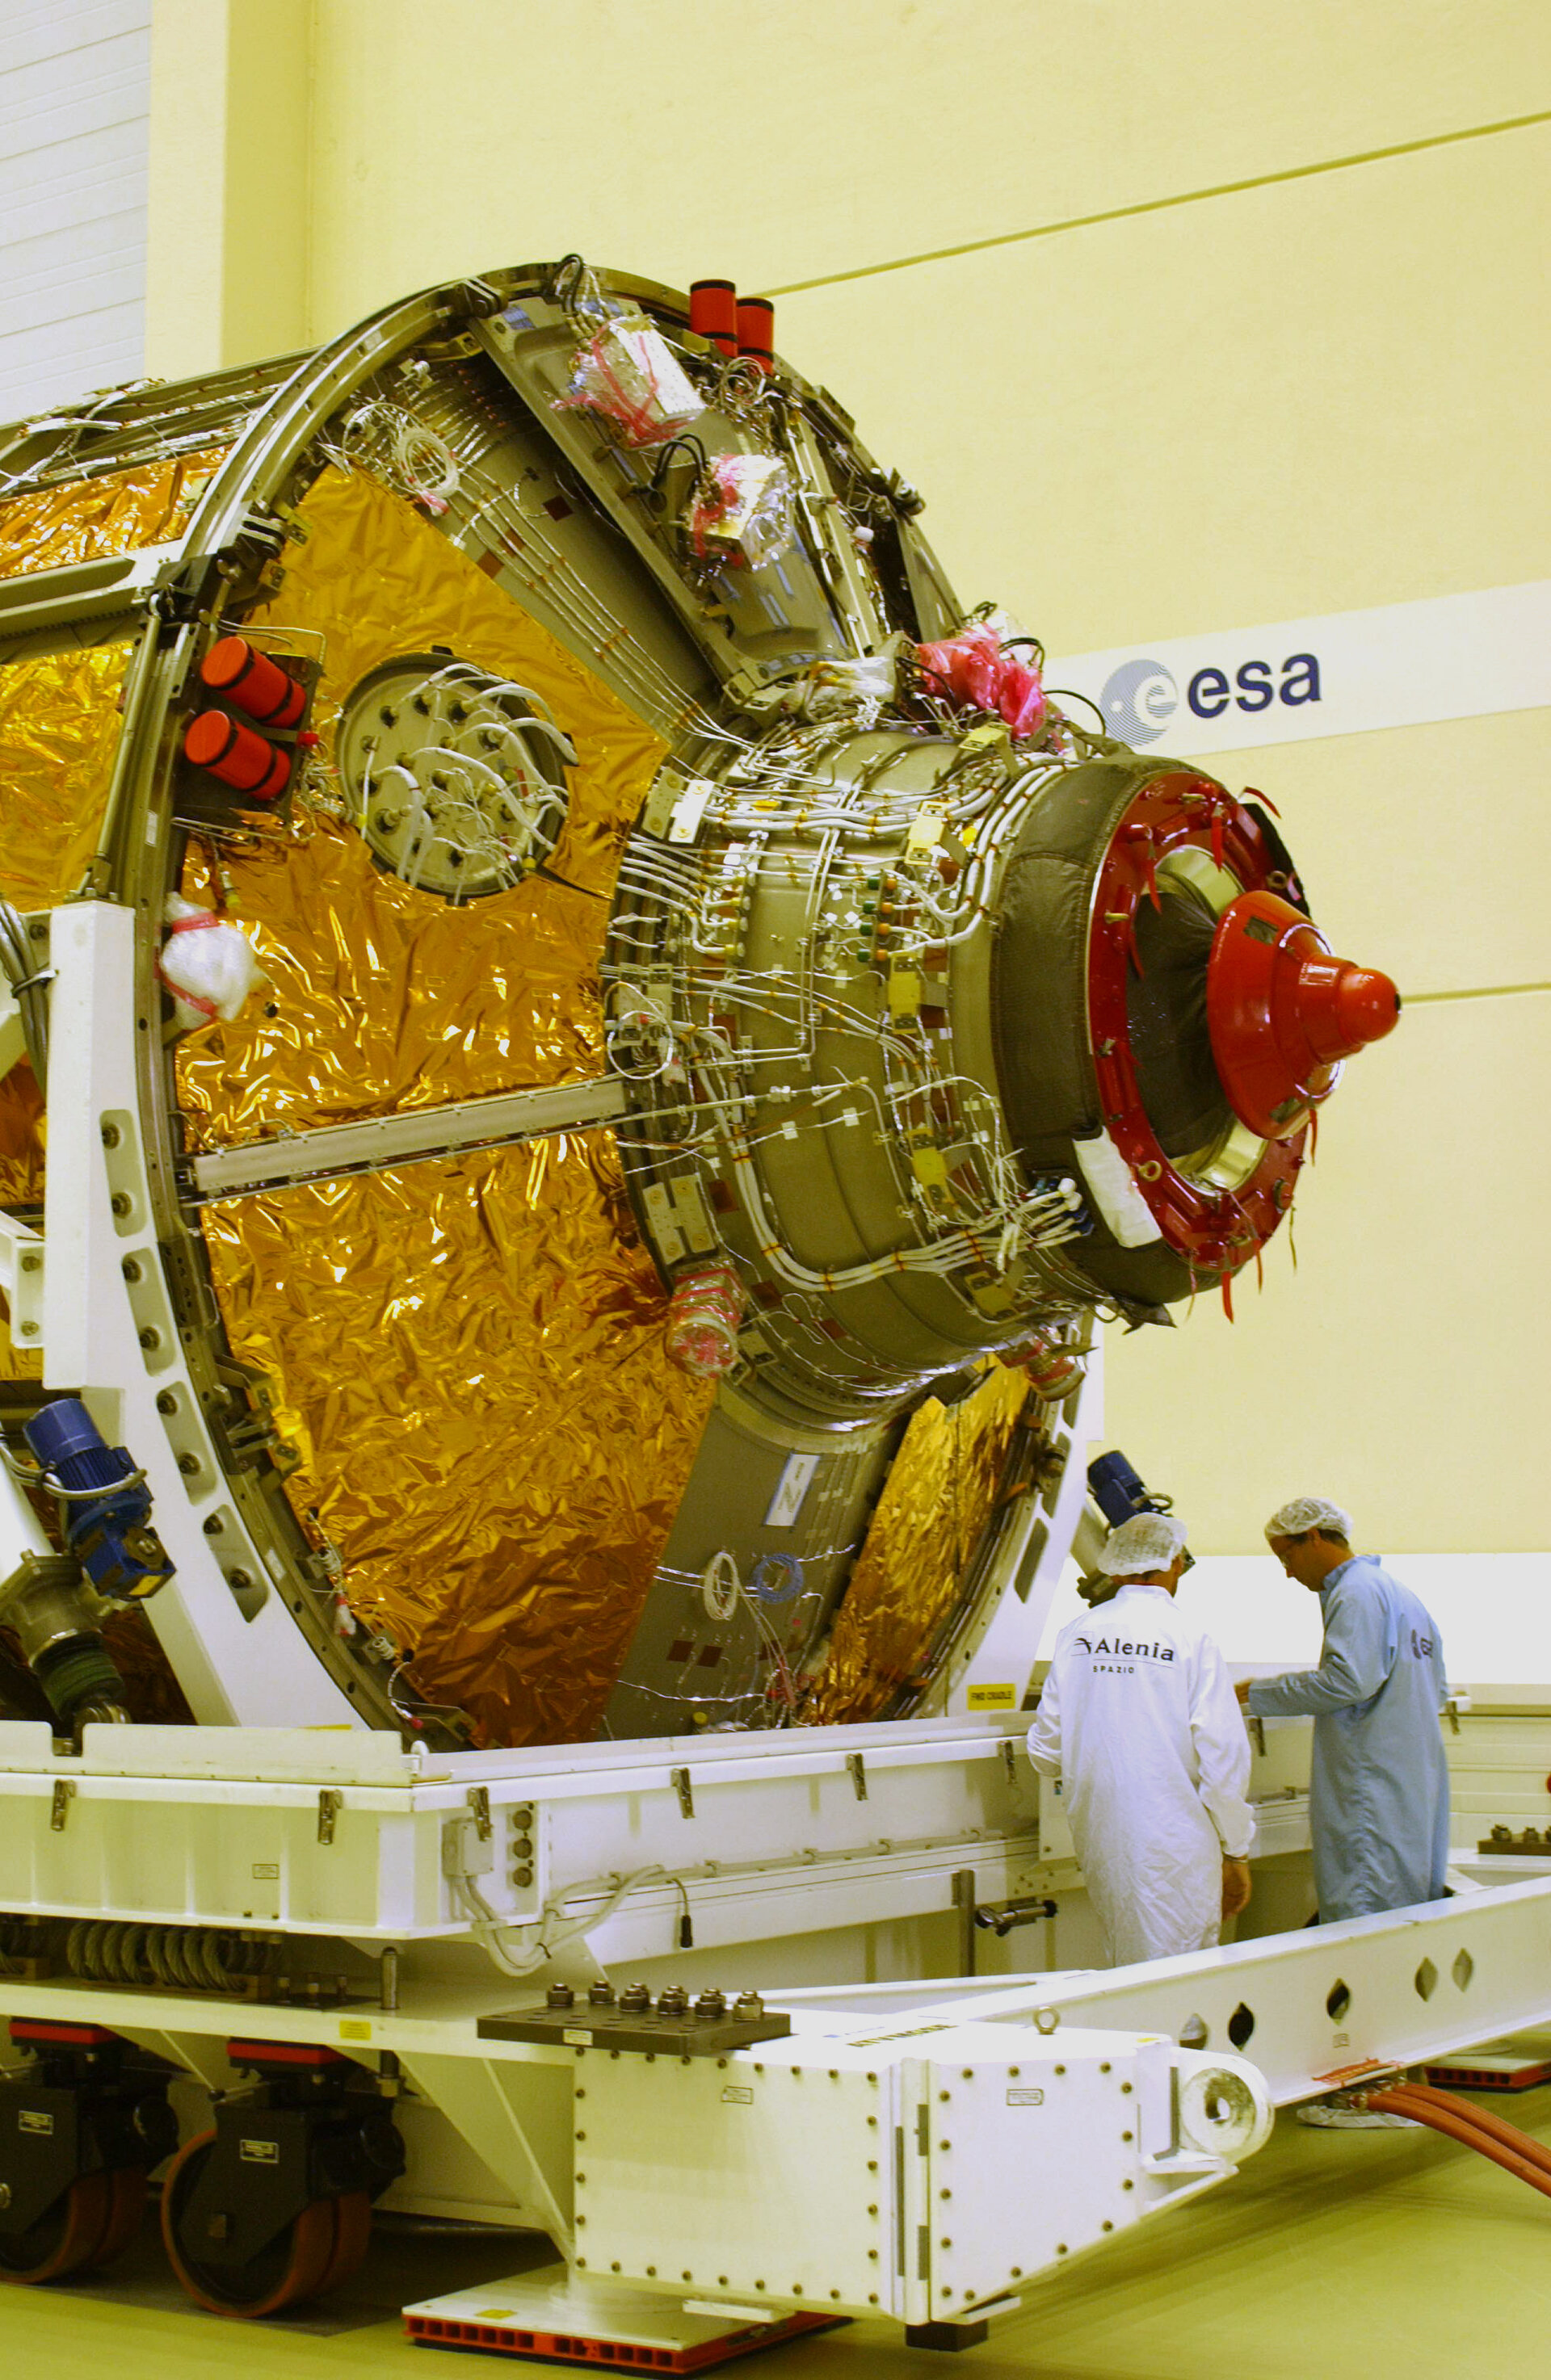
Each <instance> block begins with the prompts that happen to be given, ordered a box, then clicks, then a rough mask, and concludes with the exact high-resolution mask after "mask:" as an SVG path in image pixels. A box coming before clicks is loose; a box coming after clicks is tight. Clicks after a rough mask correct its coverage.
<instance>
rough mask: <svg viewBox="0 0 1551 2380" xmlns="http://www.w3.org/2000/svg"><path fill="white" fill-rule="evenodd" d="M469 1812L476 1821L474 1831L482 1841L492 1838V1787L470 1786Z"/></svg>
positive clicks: (485, 1841)
mask: <svg viewBox="0 0 1551 2380" xmlns="http://www.w3.org/2000/svg"><path fill="white" fill-rule="evenodd" d="M469 1814H470V1817H471V1818H472V1819H473V1821H474V1832H475V1834H476V1835H478V1837H479V1839H480V1840H481V1842H482V1843H487V1842H488V1841H489V1840H490V1789H489V1787H488V1786H486V1785H470V1788H469Z"/></svg>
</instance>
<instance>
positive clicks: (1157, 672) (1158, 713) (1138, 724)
mask: <svg viewBox="0 0 1551 2380" xmlns="http://www.w3.org/2000/svg"><path fill="white" fill-rule="evenodd" d="M1319 698H1320V696H1319V662H1318V661H1317V660H1316V659H1315V657H1314V655H1313V653H1289V654H1288V658H1287V660H1286V661H1285V662H1283V663H1282V666H1281V670H1280V672H1279V674H1276V676H1275V677H1273V674H1272V668H1271V663H1270V662H1240V665H1239V668H1238V669H1237V670H1236V671H1235V673H1234V674H1233V677H1232V679H1231V681H1230V680H1229V677H1228V674H1227V671H1226V670H1221V669H1215V668H1206V669H1198V670H1197V672H1196V674H1195V675H1194V676H1193V677H1192V678H1191V681H1190V684H1189V685H1188V686H1186V688H1185V700H1186V702H1187V703H1188V704H1189V706H1190V708H1191V710H1193V711H1194V713H1195V715H1196V717H1197V718H1198V719H1219V718H1220V717H1221V716H1222V714H1223V712H1224V711H1225V710H1227V707H1228V704H1229V703H1230V702H1232V703H1236V704H1237V705H1238V707H1239V709H1240V710H1249V711H1256V710H1270V708H1271V705H1272V704H1273V702H1285V703H1287V704H1288V707H1289V708H1290V709H1297V708H1298V707H1299V706H1301V704H1303V703H1305V702H1317V701H1318V700H1319ZM1099 704H1100V708H1101V709H1102V710H1103V712H1104V723H1105V727H1106V729H1107V730H1108V732H1109V734H1110V735H1114V736H1117V737H1118V739H1119V741H1120V742H1121V743H1122V744H1155V743H1156V742H1157V740H1158V738H1159V736H1160V735H1162V734H1163V733H1164V730H1165V729H1166V727H1167V725H1168V722H1169V721H1170V720H1171V719H1172V718H1173V716H1174V714H1175V712H1176V711H1177V710H1179V686H1178V685H1177V684H1176V682H1175V679H1174V677H1173V674H1171V672H1169V671H1168V670H1166V669H1165V667H1164V665H1163V663H1162V662H1149V661H1134V662H1121V664H1120V666H1119V668H1118V669H1117V670H1112V671H1111V672H1110V674H1109V676H1108V677H1107V678H1106V679H1105V688H1104V692H1103V694H1101V695H1100V697H1099Z"/></svg>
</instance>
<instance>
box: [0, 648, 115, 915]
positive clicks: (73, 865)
mask: <svg viewBox="0 0 1551 2380" xmlns="http://www.w3.org/2000/svg"><path fill="white" fill-rule="evenodd" d="M128 658H129V648H128V645H118V644H112V645H92V646H90V647H88V649H87V650H85V651H84V652H79V651H78V652H60V653H38V654H34V655H33V656H32V657H31V659H30V660H27V661H17V662H8V663H6V665H5V666H4V667H0V897H3V898H4V899H5V900H7V901H9V902H10V903H11V904H12V905H13V907H15V908H18V909H48V908H52V907H53V906H54V905H55V902H57V901H62V900H63V899H64V898H65V897H66V895H67V893H70V892H74V891H75V890H76V888H77V886H78V885H79V882H80V880H81V876H82V874H83V873H84V871H85V868H86V864H87V862H88V860H89V859H90V858H91V857H92V853H93V852H94V851H95V850H96V848H97V838H98V835H99V834H100V832H101V831H102V824H103V813H104V809H105V807H106V806H107V794H108V785H109V783H110V781H111V779H112V775H113V760H114V754H115V752H116V749H117V746H118V729H119V717H118V698H119V692H120V689H121V688H122V686H123V683H124V672H125V670H126V668H127V666H128Z"/></svg>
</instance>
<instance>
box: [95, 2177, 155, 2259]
mask: <svg viewBox="0 0 1551 2380" xmlns="http://www.w3.org/2000/svg"><path fill="white" fill-rule="evenodd" d="M108 2185H109V2192H110V2201H111V2203H110V2205H109V2208H108V2224H107V2229H106V2230H105V2231H104V2234H103V2237H102V2239H101V2240H100V2241H99V2242H98V2244H97V2246H96V2248H95V2249H94V2250H93V2252H92V2271H93V2272H95V2271H96V2270H97V2268H98V2266H99V2265H111V2264H112V2262H113V2260H114V2258H115V2257H116V2256H121V2255H122V2254H123V2253H124V2251H125V2249H126V2248H128V2246H129V2245H130V2243H131V2242H132V2241H133V2240H138V2239H139V2237H140V2225H141V2223H142V2222H143V2221H144V2220H145V2168H144V2167H143V2166H142V2165H127V2166H121V2167H120V2168H119V2169H118V2171H117V2172H116V2173H113V2174H110V2175H109V2176H108Z"/></svg>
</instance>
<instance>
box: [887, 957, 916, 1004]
mask: <svg viewBox="0 0 1551 2380" xmlns="http://www.w3.org/2000/svg"><path fill="white" fill-rule="evenodd" d="M920 1006H921V977H920V976H918V975H917V974H916V972H915V970H914V968H913V967H896V968H895V970H894V972H893V974H892V975H891V976H890V977H889V978H888V1013H889V1014H890V1015H891V1016H913V1015H914V1014H915V1013H916V1010H917V1009H918V1008H919V1007H920Z"/></svg>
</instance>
